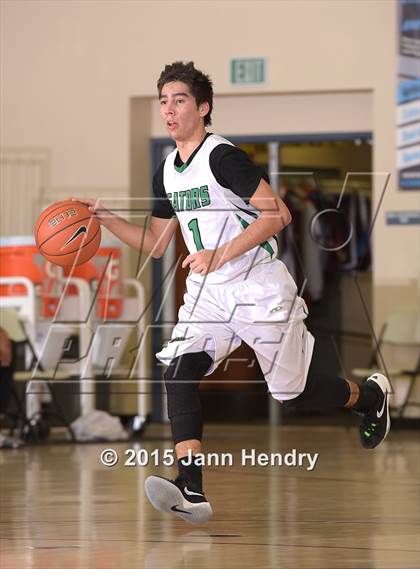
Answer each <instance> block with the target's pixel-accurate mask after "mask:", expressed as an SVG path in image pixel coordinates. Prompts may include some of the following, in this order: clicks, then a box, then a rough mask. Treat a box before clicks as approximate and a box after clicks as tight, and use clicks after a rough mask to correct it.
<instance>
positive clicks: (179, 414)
mask: <svg viewBox="0 0 420 569" xmlns="http://www.w3.org/2000/svg"><path fill="white" fill-rule="evenodd" d="M212 362H213V360H212V358H211V357H210V356H209V355H208V354H207V352H196V353H188V354H183V355H182V356H179V357H177V358H174V359H173V360H172V361H171V363H170V364H169V366H168V369H167V370H166V372H165V374H164V380H165V386H166V392H167V394H168V417H169V419H170V421H171V427H172V436H173V439H174V442H175V444H176V443H179V442H181V441H185V440H190V439H197V440H201V438H202V435H203V419H202V414H201V403H200V395H199V391H198V386H199V384H200V380H201V378H202V377H203V375H204V374H205V373H206V371H207V370H208V369H209V367H210V365H211V364H212Z"/></svg>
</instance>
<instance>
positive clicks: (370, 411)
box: [243, 321, 391, 449]
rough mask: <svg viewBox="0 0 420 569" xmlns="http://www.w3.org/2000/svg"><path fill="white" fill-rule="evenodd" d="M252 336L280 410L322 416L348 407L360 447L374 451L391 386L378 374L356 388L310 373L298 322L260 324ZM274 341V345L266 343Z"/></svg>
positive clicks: (386, 424) (307, 346)
mask: <svg viewBox="0 0 420 569" xmlns="http://www.w3.org/2000/svg"><path fill="white" fill-rule="evenodd" d="M252 333H253V334H254V335H255V336H256V337H257V338H258V342H254V345H252V344H251V343H250V342H249V338H245V337H243V339H244V340H245V341H247V342H248V343H249V344H250V345H252V347H253V349H254V351H255V353H256V355H257V358H258V360H259V362H260V365H261V369H262V370H263V372H264V375H265V379H266V381H267V384H268V387H269V390H270V392H271V394H272V395H273V397H274V398H275V399H277V400H278V401H281V402H282V403H283V405H284V407H285V408H287V407H291V408H295V409H308V410H309V409H310V410H321V411H327V410H331V409H335V408H340V407H347V408H350V409H352V410H354V411H356V412H357V413H359V414H361V415H362V417H363V418H362V423H361V425H360V440H361V443H362V446H363V447H364V448H368V449H372V448H375V447H377V446H378V445H379V444H380V443H381V442H382V441H383V440H384V438H385V437H386V435H387V434H388V431H389V428H390V415H389V394H390V392H391V385H390V383H389V381H388V379H387V378H386V377H385V376H383V375H382V374H380V373H376V374H374V375H372V376H371V377H369V378H368V379H367V380H366V381H365V382H364V383H363V384H362V385H360V386H359V385H357V384H356V383H354V382H352V381H348V380H346V379H344V378H342V377H337V376H331V375H328V374H321V375H319V374H315V373H313V372H312V370H311V367H312V366H311V365H310V362H311V360H312V352H313V346H314V341H313V338H312V336H311V334H309V332H308V331H307V329H306V326H305V324H304V323H303V322H302V321H301V322H299V321H298V322H291V323H289V324H287V325H286V326H285V325H283V324H281V325H280V324H276V323H271V322H268V323H264V325H262V326H258V327H255V328H254V329H253V330H252ZM270 338H271V339H272V338H277V339H278V341H277V342H273V341H269V340H270Z"/></svg>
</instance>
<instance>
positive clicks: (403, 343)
mask: <svg viewBox="0 0 420 569" xmlns="http://www.w3.org/2000/svg"><path fill="white" fill-rule="evenodd" d="M410 360H411V365H410ZM389 362H391V363H393V364H394V365H395V363H396V364H397V365H398V367H392V368H391V367H388V363H389ZM369 366H370V367H369V368H367V369H360V368H357V369H354V370H353V375H355V376H356V377H367V376H369V375H371V374H372V373H374V371H378V370H381V371H382V372H383V373H384V374H385V375H387V376H388V377H389V378H390V379H391V381H392V380H394V381H393V383H394V386H395V384H396V381H397V380H400V379H404V380H408V382H409V383H408V387H407V389H406V391H405V394H403V396H402V398H401V402H400V403H399V404H398V405H396V406H393V407H392V410H393V411H395V412H396V413H397V415H398V417H399V418H402V417H403V415H404V412H405V410H406V408H407V407H420V402H418V401H410V398H411V396H412V393H413V390H414V387H415V383H416V379H417V378H419V377H420V315H419V313H418V311H417V310H416V309H415V308H413V310H396V311H393V312H392V313H391V314H390V315H389V317H388V320H387V321H386V322H385V323H384V325H383V326H382V329H381V332H380V334H379V338H378V342H377V346H376V347H375V349H374V350H373V352H372V356H371V361H370V364H369Z"/></svg>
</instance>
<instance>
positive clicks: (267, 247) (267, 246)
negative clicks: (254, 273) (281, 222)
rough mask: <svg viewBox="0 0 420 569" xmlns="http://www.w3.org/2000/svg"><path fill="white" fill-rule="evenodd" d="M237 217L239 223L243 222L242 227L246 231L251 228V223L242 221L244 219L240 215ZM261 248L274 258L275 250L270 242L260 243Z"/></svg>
mask: <svg viewBox="0 0 420 569" xmlns="http://www.w3.org/2000/svg"><path fill="white" fill-rule="evenodd" d="M236 217H237V218H238V219H239V221H240V222H241V225H242V227H243V228H244V229H246V228H247V227H248V226H249V223H248V222H247V221H245V219H242V217H241V216H240V215H238V214H236ZM260 247H262V248H263V249H265V250H266V251H267V253H268V254H269V255H270V257H272V256H273V255H274V249H273V248H272V246H271V245H270V243H269V242H268V241H263V242H262V243H260Z"/></svg>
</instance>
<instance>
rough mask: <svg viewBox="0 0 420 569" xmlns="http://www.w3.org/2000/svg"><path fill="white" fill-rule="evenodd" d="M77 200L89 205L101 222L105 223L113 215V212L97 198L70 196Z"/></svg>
mask: <svg viewBox="0 0 420 569" xmlns="http://www.w3.org/2000/svg"><path fill="white" fill-rule="evenodd" d="M69 199H71V200H72V201H75V202H81V203H82V204H85V205H87V206H88V208H89V211H91V212H92V213H93V214H94V215H95V217H96V219H97V220H98V221H99V223H102V224H105V222H106V220H107V219H109V217H110V216H111V215H112V214H111V212H110V211H109V210H107V209H105V208H104V206H103V205H102V204H101V202H100V201H99V200H98V199H96V198H75V197H72V198H69Z"/></svg>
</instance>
